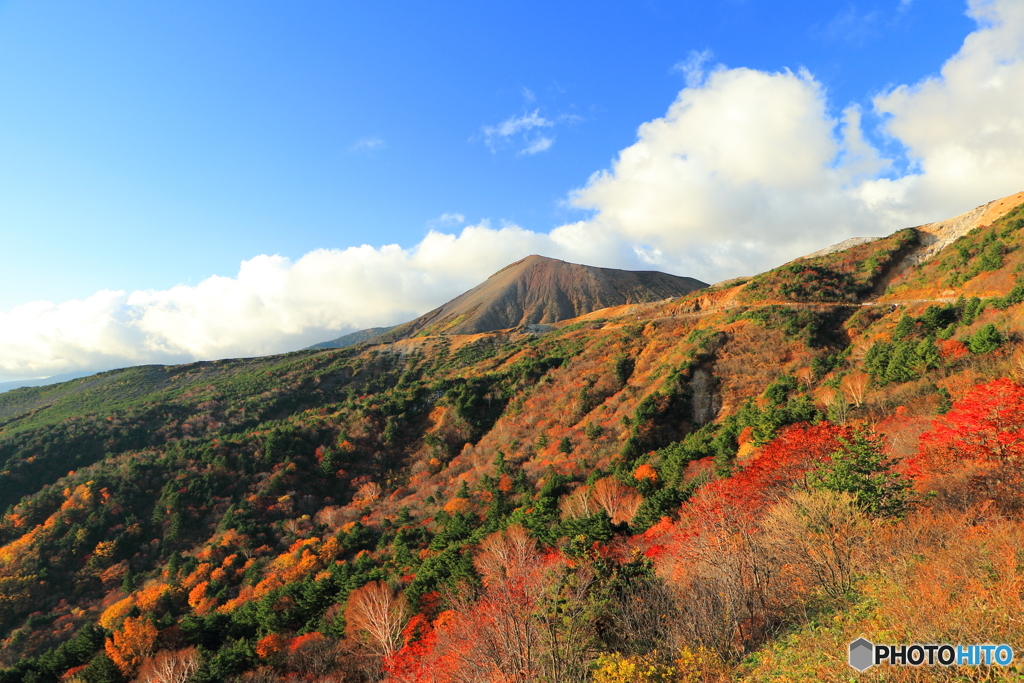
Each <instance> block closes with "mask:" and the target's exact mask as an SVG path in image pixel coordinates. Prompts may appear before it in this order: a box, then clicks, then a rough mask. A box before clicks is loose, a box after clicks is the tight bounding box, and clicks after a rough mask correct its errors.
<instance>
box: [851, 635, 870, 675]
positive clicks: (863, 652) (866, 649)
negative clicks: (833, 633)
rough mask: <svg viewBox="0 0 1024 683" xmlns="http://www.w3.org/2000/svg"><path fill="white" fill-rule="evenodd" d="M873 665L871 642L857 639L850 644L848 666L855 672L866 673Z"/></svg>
mask: <svg viewBox="0 0 1024 683" xmlns="http://www.w3.org/2000/svg"><path fill="white" fill-rule="evenodd" d="M874 664H875V646H874V645H872V644H871V641H869V640H866V639H864V638H858V639H857V640H855V641H853V642H852V643H850V666H852V667H853V668H854V669H856V670H857V671H866V670H867V669H870V668H871V667H872V666H874Z"/></svg>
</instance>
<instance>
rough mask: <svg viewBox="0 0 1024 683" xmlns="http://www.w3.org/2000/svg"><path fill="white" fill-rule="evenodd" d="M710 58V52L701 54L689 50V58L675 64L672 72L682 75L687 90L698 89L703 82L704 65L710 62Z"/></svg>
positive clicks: (706, 51)
mask: <svg viewBox="0 0 1024 683" xmlns="http://www.w3.org/2000/svg"><path fill="white" fill-rule="evenodd" d="M712 56H713V55H712V52H711V50H703V51H701V52H697V51H696V50H691V51H690V54H689V56H687V58H686V59H684V60H683V61H681V62H677V63H676V65H675V66H673V67H672V70H673V71H678V72H679V73H681V74H683V78H684V79H686V87H687V88H696V87H699V86H700V85H701V84H702V83H703V82H704V65H705V64H707V63H708V62H709V61H710V60H711V57H712Z"/></svg>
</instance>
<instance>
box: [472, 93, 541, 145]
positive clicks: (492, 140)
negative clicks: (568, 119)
mask: <svg viewBox="0 0 1024 683" xmlns="http://www.w3.org/2000/svg"><path fill="white" fill-rule="evenodd" d="M531 94H532V93H531ZM554 125H555V122H554V121H549V120H548V119H546V118H544V117H543V116H541V115H540V110H539V109H535V110H533V111H532V112H530V113H527V114H523V115H522V116H512V117H509V118H507V119H505V120H504V121H502V122H501V123H499V124H498V125H496V126H484V127H483V133H484V141H485V142H486V143H487V146H488V147H490V148H491V151H492V152H496V151H497V150H498V147H499V146H502V145H503V144H507V143H508V142H510V140H512V139H516V140H519V141H520V143H524V144H525V145H526V146H525V147H523V148H522V149H521V150H520V152H519V153H520V154H536V153H537V152H543V151H544V150H546V149H548V148H550V147H551V145H552V144H554V139H551V138H548V137H545V136H543V135H532V136H531V135H529V134H530V132H531V131H534V130H536V129H541V128H551V127H553V126H554Z"/></svg>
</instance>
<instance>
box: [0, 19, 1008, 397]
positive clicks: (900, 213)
mask: <svg viewBox="0 0 1024 683" xmlns="http://www.w3.org/2000/svg"><path fill="white" fill-rule="evenodd" d="M969 12H970V14H971V16H972V17H974V18H975V19H976V20H977V22H978V25H979V27H978V29H977V30H976V31H975V32H974V33H972V34H971V35H970V36H968V37H967V39H966V40H965V41H964V44H963V46H962V48H961V49H960V50H959V51H958V52H957V54H956V55H954V56H953V57H952V58H951V59H949V60H948V61H947V62H946V64H945V65H944V66H943V67H942V70H941V72H940V73H939V75H938V76H935V77H933V78H929V79H926V80H924V81H922V82H920V83H917V84H915V85H905V86H900V87H897V88H893V89H891V90H889V91H887V92H884V93H883V94H881V95H879V96H878V97H877V98H876V99H875V100H874V103H873V107H874V111H873V112H871V113H873V114H875V115H883V116H884V117H885V119H884V130H885V131H886V132H887V133H888V134H889V135H890V136H891V137H892V138H893V140H894V141H895V142H898V143H902V144H903V145H904V146H905V148H906V150H907V154H908V157H909V158H910V160H911V164H910V168H911V169H912V171H911V172H908V173H904V174H903V175H901V176H900V175H898V174H897V173H896V171H895V170H894V169H895V168H896V167H895V166H894V165H893V164H892V163H891V161H890V160H887V159H885V158H883V156H882V155H881V153H880V152H879V151H878V150H877V149H875V148H874V147H872V145H871V144H870V143H869V142H868V141H867V140H865V139H864V136H863V135H862V133H861V117H862V115H863V114H864V112H862V111H861V110H860V109H859V108H857V107H856V106H850V107H847V108H846V109H845V110H844V111H843V113H842V115H841V117H840V118H838V119H836V118H835V117H834V116H833V115H832V114H830V111H835V109H834V107H835V105H834V104H830V103H829V102H828V100H827V93H825V91H824V90H823V88H822V87H821V85H820V84H819V83H818V82H817V81H816V80H815V79H814V77H813V76H812V75H811V74H808V73H806V72H798V73H792V72H789V71H783V72H779V73H766V72H761V71H755V70H751V69H744V68H735V69H727V68H725V67H716V68H715V69H713V70H711V71H710V72H709V73H706V74H705V73H704V70H703V61H704V60H703V58H700V59H698V58H694V59H693V62H692V63H693V64H695V65H696V66H694V67H693V69H692V70H691V72H686V71H685V69H684V73H692V74H694V76H693V79H692V80H691V81H690V83H689V85H688V87H687V88H685V89H684V90H682V92H680V93H679V95H678V97H677V98H676V101H675V102H673V103H672V105H671V106H670V107H669V109H668V111H667V113H666V115H665V116H664V117H662V118H659V119H656V120H653V121H650V122H648V123H645V124H643V125H642V126H640V128H639V131H638V135H637V141H636V142H635V143H634V144H633V145H631V146H629V147H627V148H626V149H624V150H622V151H621V152H620V153H619V155H618V157H617V158H616V159H615V160H614V161H613V163H612V164H611V166H610V168H609V169H607V170H605V171H601V172H598V173H595V174H594V175H593V176H592V177H591V178H590V179H589V181H588V182H587V183H586V185H585V186H583V187H581V188H579V189H578V190H576V191H575V192H573V193H572V194H571V196H570V201H571V202H572V203H573V204H575V205H576V206H577V207H579V208H581V209H585V210H588V211H589V212H590V217H589V218H587V219H586V220H580V221H577V222H574V223H570V224H566V225H563V226H560V227H557V228H555V229H554V230H552V231H550V232H549V233H540V232H533V231H530V230H526V229H523V228H520V227H517V226H506V227H502V228H500V229H496V228H492V227H490V226H489V225H488V224H487V223H480V224H478V225H472V226H467V227H464V228H462V229H461V230H460V231H459V232H458V233H457V234H451V233H447V232H444V231H443V230H444V229H449V230H450V229H451V227H450V226H454V225H461V223H462V221H463V220H464V217H463V216H461V215H458V214H444V215H442V216H441V217H440V218H439V219H436V220H435V221H434V222H432V223H430V224H431V225H435V226H437V228H438V229H437V230H431V232H429V233H428V235H427V236H426V237H425V238H424V239H423V240H422V241H421V242H420V243H419V244H417V245H415V246H414V247H412V248H405V249H403V248H401V247H399V246H398V245H388V246H382V247H371V246H367V245H364V246H361V247H352V248H349V249H344V250H318V251H314V252H311V253H309V254H306V255H305V256H303V257H302V258H301V259H299V260H297V261H295V262H291V261H289V260H288V259H284V258H282V257H279V256H257V257H255V258H253V259H250V260H248V261H245V262H244V263H243V264H242V265H241V268H240V270H239V272H238V274H237V276H235V277H231V278H228V277H213V278H210V279H208V280H206V281H204V282H202V283H200V284H199V285H197V286H194V287H185V286H181V287H175V288H173V289H170V290H166V291H139V292H133V293H130V294H127V293H125V292H109V291H104V292H98V293H97V294H95V295H93V296H92V297H89V298H88V299H85V300H83V301H68V302H64V303H62V304H50V303H45V302H37V303H31V304H26V305H24V306H19V307H17V308H15V309H13V310H12V311H10V312H8V313H0V379H8V378H10V379H14V378H20V377H35V376H44V375H51V374H57V373H62V372H69V371H72V370H77V369H99V368H106V367H114V366H118V365H128V364H132V363H143V362H176V361H184V360H190V359H195V358H217V357H231V356H246V355H257V354H265V353H273V352H279V351H285V350H290V349H295V348H299V347H302V346H304V345H308V344H310V343H314V342H317V341H322V340H324V339H329V338H331V337H332V336H336V335H337V334H341V333H343V332H345V331H348V330H351V329H358V328H363V327H372V326H377V325H386V324H393V323H397V322H400V321H403V320H407V319H410V318H412V317H414V316H415V315H418V314H420V313H423V312H425V311H426V310H428V309H430V308H432V307H434V306H437V305H439V304H441V303H442V302H444V301H446V300H448V299H450V298H452V297H453V296H455V295H457V294H459V293H460V292H462V291H464V290H466V289H468V288H470V287H472V286H474V285H476V284H477V283H479V282H480V281H482V280H483V279H484V278H486V277H487V276H488V275H490V274H491V273H493V272H494V271H496V270H498V269H500V268H501V267H503V266H505V265H507V264H508V263H510V262H512V261H514V260H516V259H518V258H521V257H523V256H526V255H527V254H530V253H541V254H546V255H548V256H553V257H556V258H563V259H566V260H570V261H575V262H582V263H590V264H593V265H599V266H612V267H626V268H651V267H655V268H660V269H664V270H668V271H670V272H675V273H679V274H685V275H692V276H694V277H698V278H701V279H704V280H707V281H711V282H713V281H716V280H719V279H723V278H726V277H732V276H736V275H742V274H749V273H753V272H756V271H758V270H762V269H765V268H768V267H771V266H773V265H776V264H778V263H780V262H783V261H785V260H788V259H790V258H793V257H795V256H798V255H800V254H802V253H807V252H809V251H813V250H815V249H818V248H821V247H824V246H827V245H828V244H831V243H834V242H837V241H840V240H842V239H845V238H847V237H851V236H858V235H880V234H886V233H888V232H891V231H893V230H896V229H898V228H901V227H904V226H907V225H918V224H921V223H925V222H928V221H931V220H938V219H941V218H946V217H949V216H952V215H955V214H957V213H960V212H962V211H965V210H968V209H970V208H973V207H974V206H977V205H979V204H982V203H984V202H986V201H988V200H991V199H995V198H997V197H1001V196H1005V195H1008V194H1011V193H1013V192H1017V191H1020V190H1024V103H1022V100H1021V97H1020V93H1021V92H1024V3H1020V2H1019V0H994V1H989V2H982V1H980V0H972V1H971V3H970V5H969ZM698 57H699V56H698ZM698 71H699V73H698ZM553 126H554V123H553V122H552V121H551V120H549V119H547V118H545V117H543V116H541V115H540V110H539V109H538V110H535V111H534V112H532V113H527V114H523V115H521V116H517V117H511V118H509V119H507V120H506V121H504V122H502V123H500V124H498V125H496V126H493V127H489V128H486V129H485V135H486V136H487V137H488V142H489V144H495V145H497V144H498V143H499V142H503V143H504V144H515V145H517V147H519V149H520V150H521V153H527V152H526V150H527V149H529V148H530V146H531V145H538V146H545V145H546V147H545V148H547V147H550V143H548V142H542V141H543V140H546V139H552V140H553V137H552V136H550V135H549V133H550V131H551V129H552V128H553ZM530 136H532V137H530ZM537 151H542V150H541V149H538V150H537ZM894 176H896V177H894Z"/></svg>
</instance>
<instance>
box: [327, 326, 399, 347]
mask: <svg viewBox="0 0 1024 683" xmlns="http://www.w3.org/2000/svg"><path fill="white" fill-rule="evenodd" d="M393 329H395V327H394V325H392V326H391V327H370V328H368V329H365V330H359V331H358V332H349V333H348V334H343V335H341V336H340V337H338V338H337V339H331V340H328V341H325V342H320V343H319V344H313V345H312V346H309V347H307V348H309V349H343V348H345V347H346V346H355V345H356V344H362V343H363V342H364V341H369V340H371V339H373V338H374V337H379V336H380V335H382V334H384V333H385V332H390V331H391V330H393Z"/></svg>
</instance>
